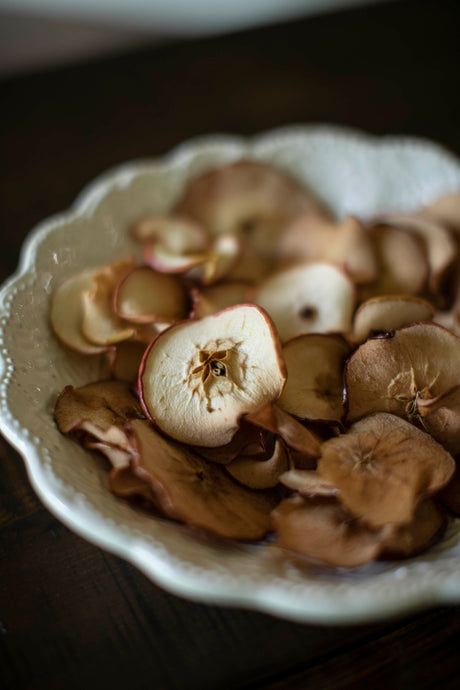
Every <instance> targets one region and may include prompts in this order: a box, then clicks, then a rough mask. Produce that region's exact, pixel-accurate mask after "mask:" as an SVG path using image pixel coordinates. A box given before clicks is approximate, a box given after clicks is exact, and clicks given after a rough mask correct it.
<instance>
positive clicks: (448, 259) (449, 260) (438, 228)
mask: <svg viewBox="0 0 460 690" xmlns="http://www.w3.org/2000/svg"><path fill="white" fill-rule="evenodd" d="M380 221H381V222H382V223H385V224H386V225H391V226H393V227H396V228H399V229H401V230H406V231H409V232H412V233H413V234H415V235H417V236H418V237H420V238H421V240H422V241H423V242H424V245H425V247H426V251H427V257H428V264H429V269H430V276H429V288H430V290H431V292H432V293H433V294H435V295H436V296H438V297H442V286H443V279H444V277H445V275H446V271H447V270H448V269H449V268H450V267H451V266H452V264H453V262H454V261H455V258H456V256H457V245H456V242H455V240H454V238H453V236H452V234H451V233H450V232H449V230H447V228H445V227H444V226H443V225H441V224H440V223H437V222H435V221H433V220H431V219H427V218H424V217H422V216H417V215H415V214H414V215H410V214H407V215H406V214H402V213H392V214H388V215H385V216H383V217H382V218H381V219H380Z"/></svg>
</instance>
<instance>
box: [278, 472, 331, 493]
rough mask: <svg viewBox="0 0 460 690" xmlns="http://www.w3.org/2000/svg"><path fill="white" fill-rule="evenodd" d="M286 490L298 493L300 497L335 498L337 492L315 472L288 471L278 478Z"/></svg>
mask: <svg viewBox="0 0 460 690" xmlns="http://www.w3.org/2000/svg"><path fill="white" fill-rule="evenodd" d="M279 480H280V482H281V484H284V486H287V488H288V489H292V490H293V491H298V492H299V494H300V495H301V496H306V497H312V496H325V497H330V496H337V494H338V493H339V490H338V489H337V488H336V487H335V486H334V485H333V484H331V483H330V482H328V481H326V479H324V478H323V477H321V475H320V474H318V472H317V471H316V470H301V469H297V468H294V469H290V470H288V471H287V472H284V474H282V475H281V476H280V478H279Z"/></svg>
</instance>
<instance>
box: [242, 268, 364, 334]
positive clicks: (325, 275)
mask: <svg viewBox="0 0 460 690" xmlns="http://www.w3.org/2000/svg"><path fill="white" fill-rule="evenodd" d="M253 301H254V302H255V303H256V304H259V305H260V306H261V307H263V308H264V309H266V311H267V312H268V313H269V314H270V316H271V317H272V319H273V321H274V322H275V325H276V327H277V329H278V332H279V334H280V337H281V340H282V341H284V342H285V341H286V340H290V339H291V338H294V337H295V336H296V335H300V334H301V333H327V332H341V333H346V332H348V331H349V330H350V328H351V320H352V316H353V309H354V305H355V289H354V285H353V283H352V282H351V279H350V278H349V277H348V276H347V275H346V274H345V273H344V271H342V270H341V269H339V268H338V267H337V266H333V265H332V264H328V263H324V262H314V263H307V264H300V265H299V266H293V267H291V268H287V269H285V270H283V271H280V272H278V273H275V274H273V275H272V276H270V277H269V278H267V280H265V281H263V282H262V283H261V285H260V286H259V288H258V289H257V290H256V291H255V294H254V297H253Z"/></svg>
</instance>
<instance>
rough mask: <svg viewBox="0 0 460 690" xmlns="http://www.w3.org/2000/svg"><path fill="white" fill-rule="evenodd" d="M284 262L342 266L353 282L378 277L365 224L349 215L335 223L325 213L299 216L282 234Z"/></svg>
mask: <svg viewBox="0 0 460 690" xmlns="http://www.w3.org/2000/svg"><path fill="white" fill-rule="evenodd" d="M278 257H279V260H280V261H281V262H283V263H299V262H301V261H326V262H331V263H334V264H337V265H338V266H341V267H343V268H345V270H346V271H347V273H348V274H349V275H350V276H351V278H352V279H353V281H354V282H355V283H357V284H359V283H369V282H371V281H372V280H375V279H376V278H377V262H376V258H375V251H374V248H373V246H372V243H371V240H370V238H369V233H368V232H367V231H366V229H365V227H364V226H363V225H362V224H361V223H360V222H359V221H358V220H357V219H356V218H353V217H352V216H348V217H347V218H345V219H344V220H342V221H341V222H337V223H334V222H332V221H331V220H329V219H328V218H325V217H324V216H314V215H312V214H308V215H306V216H300V217H299V218H297V219H296V220H295V221H294V223H293V224H292V225H291V226H290V227H289V228H288V229H287V230H286V232H285V233H284V234H283V235H282V236H281V238H280V242H279V254H278Z"/></svg>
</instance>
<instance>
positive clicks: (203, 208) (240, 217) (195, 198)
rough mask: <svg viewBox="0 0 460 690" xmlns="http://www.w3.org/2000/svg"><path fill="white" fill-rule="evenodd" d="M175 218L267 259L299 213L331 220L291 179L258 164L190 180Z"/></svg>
mask: <svg viewBox="0 0 460 690" xmlns="http://www.w3.org/2000/svg"><path fill="white" fill-rule="evenodd" d="M176 212H177V213H179V214H181V215H184V216H187V217H189V218H192V219H193V220H195V221H197V222H198V223H199V224H201V225H203V226H204V227H205V228H207V229H208V230H209V231H210V232H211V233H212V234H215V235H217V234H227V233H230V234H237V235H241V234H242V235H244V236H246V237H247V238H248V239H249V241H250V243H251V244H252V245H253V247H255V248H256V249H257V251H259V252H260V253H261V254H263V255H265V256H267V255H268V256H272V255H273V254H274V252H275V248H276V242H277V239H278V236H279V234H280V232H281V231H282V230H283V228H284V227H285V226H286V225H287V223H289V222H290V221H291V220H292V219H293V218H295V216H297V215H298V214H299V213H301V212H317V213H321V214H325V215H328V214H326V212H325V210H324V207H323V206H322V204H321V203H320V202H319V201H318V200H317V199H316V198H315V197H314V196H313V195H312V194H311V192H309V191H307V190H306V189H303V188H302V187H301V186H300V185H299V183H298V182H296V181H295V180H294V179H293V178H291V177H290V176H289V175H288V174H287V173H285V172H283V171H282V170H278V169H276V168H275V167H273V166H271V165H269V164H267V163H263V162H261V161H255V160H240V161H237V162H235V163H230V164H228V165H224V166H220V167H219V168H217V169H214V170H211V171H209V172H205V173H204V174H202V175H200V176H198V177H196V178H194V179H192V180H190V182H189V183H188V184H187V186H186V188H185V190H184V192H183V195H182V198H181V199H180V200H179V202H178V204H177V207H176Z"/></svg>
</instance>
